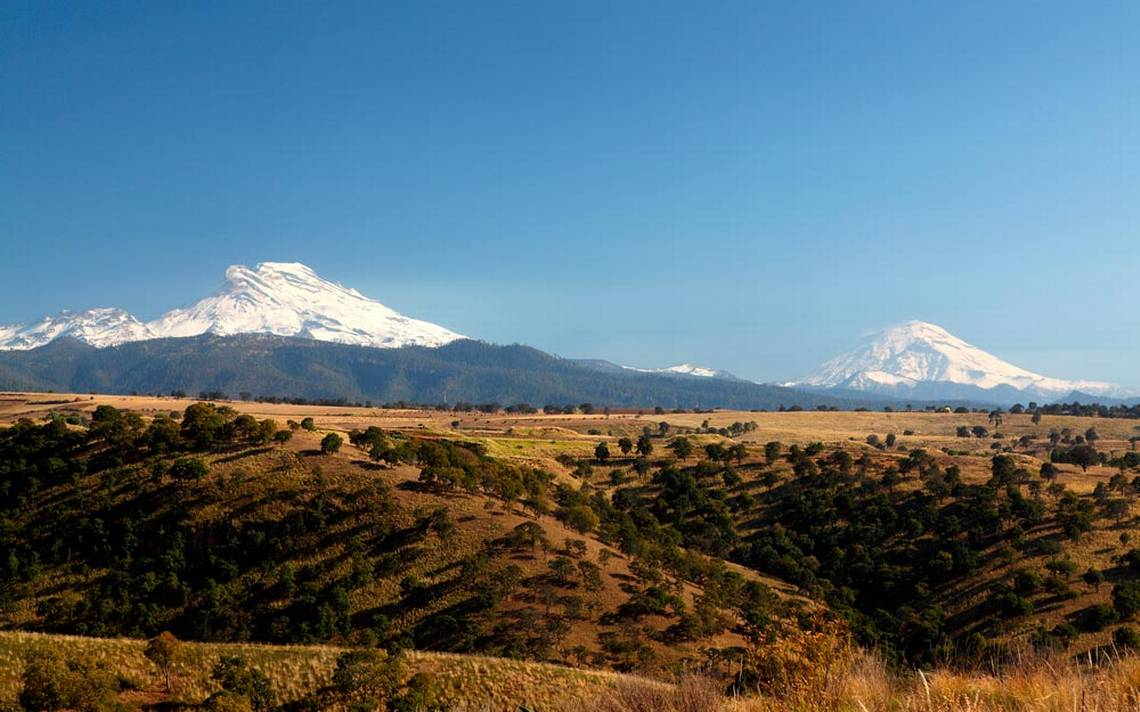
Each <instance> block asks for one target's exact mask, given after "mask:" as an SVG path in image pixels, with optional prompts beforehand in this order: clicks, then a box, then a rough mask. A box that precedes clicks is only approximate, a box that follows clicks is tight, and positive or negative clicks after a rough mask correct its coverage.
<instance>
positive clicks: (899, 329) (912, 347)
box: [788, 321, 1119, 396]
mask: <svg viewBox="0 0 1140 712" xmlns="http://www.w3.org/2000/svg"><path fill="white" fill-rule="evenodd" d="M925 383H947V384H958V385H968V386H975V387H978V388H983V389H990V388H996V387H998V386H1010V387H1012V388H1015V389H1017V390H1020V391H1028V392H1031V393H1033V394H1037V395H1042V396H1049V395H1054V396H1056V395H1065V394H1068V393H1071V392H1073V391H1080V392H1083V393H1088V394H1091V395H1102V394H1103V395H1110V394H1113V393H1116V392H1118V391H1119V388H1118V387H1116V386H1114V385H1112V384H1110V383H1103V382H1101V381H1066V380H1063V379H1059V378H1049V377H1048V376H1042V375H1040V374H1037V373H1033V372H1032V371H1027V370H1025V369H1024V368H1020V367H1018V366H1014V365H1013V364H1011V363H1009V362H1008V361H1003V360H1002V359H1000V358H998V357H997V356H994V355H992V354H989V353H987V352H985V351H983V350H981V349H979V348H978V347H976V346H973V345H971V344H968V343H966V342H965V341H963V340H962V339H959V338H958V337H956V336H954V335H953V334H951V333H950V332H948V331H946V330H945V329H943V328H942V327H940V326H937V325H935V324H930V323H927V322H924V321H908V322H906V323H905V324H900V325H898V326H893V327H890V328H888V329H885V330H883V331H880V332H878V333H875V334H872V335H870V336H868V337H866V338H864V339H863V340H862V341H861V343H860V344H859V346H858V347H856V348H855V349H854V350H852V351H849V352H847V353H845V354H842V355H840V356H837V357H836V358H833V359H831V360H830V361H828V362H826V363H824V364H823V365H822V366H820V367H819V369H818V370H817V371H816V372H815V373H813V374H812V375H811V376H808V377H807V378H805V379H803V380H800V381H795V382H793V383H791V384H788V385H793V386H817V387H839V388H850V389H854V390H864V391H880V392H897V391H899V390H906V389H909V388H913V387H915V386H918V385H919V384H925Z"/></svg>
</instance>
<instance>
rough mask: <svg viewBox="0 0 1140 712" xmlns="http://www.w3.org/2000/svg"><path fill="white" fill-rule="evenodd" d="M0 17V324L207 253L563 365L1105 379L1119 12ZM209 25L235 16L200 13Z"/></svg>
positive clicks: (84, 300) (1126, 120)
mask: <svg viewBox="0 0 1140 712" xmlns="http://www.w3.org/2000/svg"><path fill="white" fill-rule="evenodd" d="M221 5H222V3H165V2H138V3H133V4H121V3H114V2H108V3H42V2H6V3H4V4H3V5H2V6H0V323H10V322H16V321H24V320H30V319H33V318H38V317H39V316H41V315H42V314H44V313H48V312H54V311H57V310H59V309H62V308H86V307H90V306H97V305H106V306H121V307H124V308H126V309H128V310H130V311H132V312H134V313H136V314H137V315H138V316H140V317H141V318H153V317H154V316H157V315H158V314H159V313H161V312H162V311H165V310H166V309H168V308H170V307H173V306H176V305H180V304H183V303H186V302H188V301H191V300H193V299H196V298H198V297H200V296H202V295H204V294H205V293H206V292H207V291H209V290H210V289H212V288H213V287H215V286H217V284H218V283H219V282H220V281H221V279H222V273H223V270H224V269H225V267H226V266H227V265H229V264H232V263H245V264H252V263H255V262H258V261H265V260H279V261H294V260H295V261H302V262H305V263H307V264H309V265H310V266H312V267H313V268H314V269H316V270H317V271H318V272H319V273H321V274H322V275H324V276H326V277H329V278H332V279H335V280H337V281H340V282H343V283H345V284H348V285H351V286H355V287H357V288H358V289H360V290H361V291H363V292H364V293H366V294H369V295H370V296H374V297H376V298H378V299H380V300H381V301H383V302H385V303H386V304H388V305H389V306H392V307H393V308H396V309H399V310H400V311H403V312H405V313H407V314H410V315H412V316H416V317H419V318H424V319H428V320H431V321H435V322H438V323H441V324H443V325H445V326H448V327H450V328H453V329H455V330H457V331H461V332H463V333H466V334H470V335H473V336H478V337H482V338H485V339H487V340H490V341H496V342H514V341H519V342H525V343H529V344H533V345H535V346H538V347H541V348H543V349H546V350H549V351H552V352H555V353H558V354H561V355H566V356H593V357H604V358H609V359H611V360H615V361H619V362H622V363H629V364H638V365H645V366H663V365H668V364H671V363H676V362H679V361H695V362H698V363H702V364H706V365H711V366H716V367H721V368H726V369H729V370H731V371H734V372H736V373H738V374H740V375H742V376H747V377H751V378H756V379H762V380H767V379H782V378H788V377H793V376H797V375H802V374H803V373H805V372H807V371H809V370H811V369H812V368H813V367H814V366H815V364H816V363H817V362H819V361H821V360H823V359H825V358H827V357H830V356H831V355H833V354H834V353H836V352H838V351H841V350H844V349H846V348H848V347H849V346H851V345H852V343H853V341H854V340H855V338H856V337H857V336H858V335H859V334H861V333H863V332H866V331H868V330H871V329H874V328H878V327H881V326H885V325H888V324H891V323H894V322H898V321H902V320H905V319H910V318H918V319H924V320H928V321H933V322H936V323H939V324H941V325H943V326H945V327H946V328H948V329H949V330H951V331H952V332H954V333H956V334H958V335H959V336H961V337H963V338H965V339H967V340H968V341H972V342H974V343H976V344H978V345H979V346H982V347H984V348H986V349H988V350H991V351H993V352H995V353H997V354H998V355H1000V356H1003V357H1006V358H1009V359H1011V360H1014V361H1015V362H1017V363H1019V364H1020V365H1023V366H1026V367H1028V368H1031V369H1034V370H1038V371H1042V372H1045V373H1047V374H1049V375H1055V376H1062V377H1082V378H1101V379H1107V380H1114V381H1117V382H1123V383H1126V384H1131V385H1140V4H1138V3H1134V2H1126V1H1124V0H1121V1H1120V2H1112V3H1075V2H1074V3H1062V2H1056V3H1052V2H1049V3H1040V2H1032V3H1018V2H1001V3H993V2H938V3H932V2H914V3H910V2H903V3H900V2H882V3H861V2H844V3H817V4H809V3H794V2H792V3H789V2H782V3H760V2H741V3H734V2H715V3H707V2H692V3H686V4H674V3H664V2H658V1H654V2H589V1H585V0H572V1H565V2H541V1H540V2H511V3H495V2H486V3H473V2H452V3H441V2H424V1H418V0H417V1H409V2H389V3H375V2H367V3H360V4H355V5H354V4H348V3H303V4H300V3H298V4H294V3H286V2H271V3H264V4H262V5H260V6H258V5H257V4H256V3H241V5H242V7H240V8H238V7H228V8H221V7H220V6H221ZM234 5H236V4H234Z"/></svg>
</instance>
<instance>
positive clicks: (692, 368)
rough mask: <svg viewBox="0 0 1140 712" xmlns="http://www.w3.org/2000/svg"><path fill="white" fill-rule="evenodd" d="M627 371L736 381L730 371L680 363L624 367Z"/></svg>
mask: <svg viewBox="0 0 1140 712" xmlns="http://www.w3.org/2000/svg"><path fill="white" fill-rule="evenodd" d="M622 368H624V369H626V370H627V371H638V372H640V373H662V374H665V375H674V376H699V377H701V378H732V379H735V378H736V376H733V375H732V374H731V373H729V372H728V371H721V370H719V369H716V368H708V367H707V366H697V365H696V364H692V363H680V364H677V365H676V366H666V367H665V368H638V367H636V366H622Z"/></svg>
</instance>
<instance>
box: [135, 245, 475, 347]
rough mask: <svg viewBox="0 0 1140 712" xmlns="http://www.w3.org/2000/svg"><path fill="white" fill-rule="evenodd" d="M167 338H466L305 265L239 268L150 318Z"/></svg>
mask: <svg viewBox="0 0 1140 712" xmlns="http://www.w3.org/2000/svg"><path fill="white" fill-rule="evenodd" d="M149 326H150V328H151V330H152V331H153V332H154V333H156V334H158V335H161V336H196V335H198V334H204V333H212V334H221V335H226V334H246V333H268V334H277V335H279V336H302V337H306V338H310V339H316V340H318V341H335V342H338V343H344V344H356V345H360V346H379V347H392V348H394V347H400V346H410V345H419V346H442V345H443V344H446V343H448V342H451V341H455V340H456V339H461V338H464V337H463V336H461V335H459V334H456V333H455V332H452V331H449V330H448V329H445V328H443V327H442V326H437V325H436V324H431V323H428V322H426V321H419V320H417V319H411V318H408V317H406V316H403V315H402V314H399V313H398V312H396V311H394V310H392V309H389V308H388V307H386V306H384V305H383V304H381V303H380V302H378V301H376V300H375V299H369V298H368V297H365V296H364V295H363V294H361V293H360V292H358V291H356V290H355V289H350V288H348V287H345V286H343V285H341V284H338V283H336V282H331V281H329V280H326V279H323V278H321V277H320V276H319V275H317V273H316V272H314V271H313V270H312V269H310V268H309V267H307V266H305V265H303V264H300V263H298V262H262V263H260V264H258V265H257V267H256V268H253V269H250V268H249V267H246V266H244V265H232V266H231V267H229V268H228V269H227V270H226V281H225V284H223V285H222V286H221V288H220V289H218V290H217V291H216V292H215V293H214V294H212V295H210V296H208V297H206V298H205V299H202V300H201V301H199V302H196V303H195V304H192V305H190V306H188V307H185V308H182V309H175V310H173V311H171V312H168V313H167V314H165V315H163V316H162V317H161V318H159V319H158V320H156V321H154V322H151V323H150V325H149Z"/></svg>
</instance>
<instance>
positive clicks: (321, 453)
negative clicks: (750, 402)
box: [0, 393, 1140, 710]
mask: <svg viewBox="0 0 1140 712" xmlns="http://www.w3.org/2000/svg"><path fill="white" fill-rule="evenodd" d="M530 410H533V409H526V408H518V407H516V408H514V409H512V411H513V412H507V411H505V410H503V409H500V408H491V407H487V408H484V409H483V410H482V411H480V410H479V409H478V408H471V409H469V410H464V411H456V410H443V409H395V408H364V407H353V406H341V405H337V406H312V405H307V406H303V405H288V404H280V403H258V402H252V401H215V402H199V401H195V400H193V399H185V398H173V397H148V396H101V395H86V394H59V393H7V394H2V395H0V467H2V468H3V469H4V478H3V487H4V492H3V495H4V496H3V498H2V500H3V501H4V502H5V505H4V510H3V512H2V517H3V523H4V526H3V529H2V532H0V537H2V538H0V555H2V557H0V563H3V564H4V566H5V567H6V568H5V577H4V584H3V589H2V590H0V628H2V629H3V632H0V661H7V662H3V663H0V668H2V671H0V695H3V702H5V703H9V704H15V703H16V702H17V701H18V700H20V699H22V698H21V695H22V694H24V692H25V691H26V690H27V689H28V679H27V670H28V669H31V668H29V667H28V661H31V660H35V661H39V662H37V663H36V664H37V665H41V666H42V667H43V669H44V670H46V671H48V673H50V672H52V671H54V673H53V674H56V676H57V677H59V678H60V679H62V680H64V682H66V681H67V680H72V683H74V680H75V679H76V675H78V676H79V677H81V678H83V679H84V680H87V682H86V683H84V684H87V685H88V687H83V688H82V689H83V690H85V692H84V693H83V695H87V696H91V698H92V699H97V701H98V705H104V706H102V707H100V706H98V705H96V706H93V707H90V709H104V708H106V709H111V708H112V707H113V706H114V705H123V706H125V707H126V708H128V709H129V708H141V707H145V706H154V705H160V706H161V705H166V706H167V708H170V706H171V705H173V706H174V708H177V707H178V706H182V707H194V706H200V705H204V706H205V708H206V709H241V708H243V707H240V705H247V706H246V707H244V708H245V709H270V708H273V709H277V708H280V709H358V708H360V709H372V708H373V707H368V706H367V705H368V704H375V705H387V706H388V708H389V709H437V708H438V709H504V710H506V709H518V708H519V707H520V706H523V707H524V708H526V709H532V710H538V709H541V710H556V709H613V710H625V709H650V708H652V709H658V710H668V709H711V708H714V707H723V708H725V709H730V708H732V709H737V708H739V709H772V710H778V709H860V708H863V709H880V708H886V707H887V706H888V702H890V704H892V705H894V707H893V708H896V709H911V708H913V709H959V708H963V706H964V705H965V701H966V700H969V701H970V705H971V707H970V708H971V709H987V710H989V709H992V710H998V709H1072V706H1071V705H1069V706H1068V707H1065V706H1064V705H1066V704H1069V702H1068V701H1069V699H1070V697H1068V696H1066V695H1069V694H1070V693H1071V694H1072V695H1080V696H1084V697H1085V698H1086V699H1090V700H1091V699H1094V698H1093V697H1090V696H1089V695H1092V694H1094V693H1093V692H1091V691H1092V690H1096V692H1095V694H1096V695H1101V696H1102V697H1099V698H1095V699H1098V700H1102V702H1103V706H1101V707H1097V708H1096V709H1114V708H1119V706H1120V703H1122V701H1123V700H1124V699H1125V696H1127V695H1128V694H1131V693H1129V692H1128V690H1130V689H1134V688H1130V687H1129V686H1128V685H1127V684H1124V683H1120V680H1121V676H1123V677H1125V678H1127V676H1128V675H1130V674H1131V673H1129V670H1133V669H1134V668H1132V667H1129V666H1131V665H1132V663H1131V662H1130V661H1131V657H1130V655H1131V653H1130V652H1129V651H1131V650H1132V649H1133V648H1134V647H1140V632H1138V630H1137V627H1136V626H1137V624H1136V623H1135V622H1134V618H1135V616H1136V615H1137V614H1140V549H1138V548H1136V547H1137V546H1140V544H1137V543H1136V542H1135V541H1134V540H1133V538H1132V536H1133V533H1134V531H1135V519H1134V516H1135V500H1136V497H1137V491H1138V488H1140V454H1138V453H1137V452H1136V450H1135V448H1136V444H1137V442H1138V440H1140V437H1138V436H1140V429H1138V426H1137V425H1136V423H1137V422H1138V421H1137V420H1136V419H1135V418H1128V417H1093V416H1090V415H1066V414H1061V413H1060V412H1058V411H1057V410H1056V409H1052V410H1051V411H1050V412H1048V413H1043V412H1038V413H1037V414H1036V415H1035V414H1034V413H1032V412H1024V411H1023V412H1019V413H1008V412H1000V411H994V412H989V411H982V412H879V411H875V412H872V411H864V412H815V411H801V412H749V411H726V410H718V411H712V412H693V411H678V412H666V411H664V410H661V409H658V410H657V411H655V410H653V409H644V410H636V409H613V410H610V411H609V412H593V409H592V408H590V407H588V406H585V405H584V406H582V407H577V408H565V409H564V410H565V411H566V412H557V413H543V412H541V411H535V412H530ZM1094 412H1095V411H1094ZM164 633H165V634H168V635H169V637H170V641H171V642H170V646H171V649H172V650H176V651H177V653H176V654H173V653H172V657H171V658H170V660H169V661H168V663H167V664H166V666H165V667H164V666H163V665H162V664H160V663H156V662H154V659H155V658H154V657H153V656H152V655H150V654H149V653H148V654H147V655H144V651H145V650H146V649H147V646H148V643H147V641H148V640H151V641H154V640H156V639H157V638H156V636H159V635H160V634H164ZM45 651H46V652H45ZM380 651H383V652H380ZM151 652H153V651H151ZM230 656H236V657H234V658H233V659H236V660H240V665H239V664H238V663H231V666H230V668H225V669H220V666H222V663H223V662H224V660H225V659H229V657H230ZM1031 661H1033V662H1031ZM1109 661H1112V662H1109ZM1046 662H1047V663H1048V665H1046ZM53 666H54V667H53ZM234 666H237V667H234ZM239 668H240V669H239ZM36 669H39V668H36ZM916 669H918V670H925V671H927V673H928V674H929V675H930V676H931V677H929V678H927V677H923V678H921V679H920V678H919V677H916V674H915V673H914V672H913V671H914V670H916ZM77 670H78V671H81V673H82V674H80V673H77V672H75V671H77ZM22 671H23V672H22ZM69 671H70V672H69ZM164 673H169V683H170V684H169V685H167V680H166V675H165V674H164ZM255 673H256V674H255ZM46 674H47V673H45V675H46ZM68 675H71V677H68ZM258 675H260V676H261V677H258ZM1050 676H1052V677H1050ZM262 677H263V678H264V680H265V681H264V685H263V687H264V688H265V689H266V690H268V691H267V692H266V693H265V694H264V695H261V694H260V693H259V692H257V690H258V689H261V688H258V685H257V684H255V683H257V681H258V680H261V679H262ZM1015 679H1016V680H1020V681H1021V682H1019V683H1017V684H1021V685H1023V686H1024V689H1023V690H1022V691H1021V692H1017V693H1015V694H1016V695H1022V696H1023V697H1024V699H1022V698H1021V697H1014V698H1010V697H1009V696H1008V693H1007V692H1004V691H1003V690H1006V689H1007V688H1010V686H1011V685H1013V684H1014V682H1013V681H1014V680H1015ZM930 680H933V683H931V682H930ZM1114 680H1115V681H1116V682H1112V681H1114ZM93 681H94V682H93ZM100 681H101V682H100ZM57 682H59V681H58V680H57ZM64 682H59V684H58V685H57V687H58V688H59V689H64V688H66V687H67V685H66V684H64ZM97 683H98V684H97ZM1110 683H1111V684H1110ZM1118 683H1120V684H1118ZM67 684H71V683H67ZM74 684H78V683H74ZM259 684H260V683H259ZM930 684H933V685H934V690H933V692H931V691H930V690H929V685H930ZM1035 685H1036V686H1038V687H1041V686H1044V687H1050V689H1056V690H1061V689H1062V688H1063V689H1064V690H1067V692H1056V693H1054V694H1053V696H1051V697H1050V698H1049V699H1050V700H1051V701H1049V702H1041V701H1040V700H1039V699H1037V698H1035V697H1033V694H1034V693H1033V692H1032V690H1033V689H1036V688H1034V686H1035ZM1114 685H1116V686H1114ZM923 686H926V687H923ZM60 694H63V693H60ZM923 695H926V697H925V698H924V696H923ZM931 695H933V697H931ZM924 699H925V702H924ZM908 700H909V701H908ZM892 701H893V702H892ZM226 704H233V705H239V706H238V707H225V706H224V705H226ZM1098 704H1099V703H1098ZM353 705H357V706H356V707H354V706H353ZM359 705H365V706H364V707H360V706H359ZM399 705H406V707H399ZM607 705H608V706H607ZM638 705H643V706H638ZM912 705H913V706H912ZM924 705H925V706H924ZM1058 705H1060V706H1058ZM25 706H26V704H25ZM1085 708H1086V709H1093V707H1087V706H1086V707H1085ZM84 709H87V707H85V708H84Z"/></svg>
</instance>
